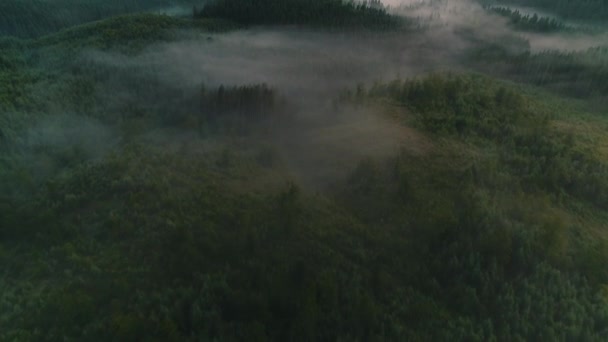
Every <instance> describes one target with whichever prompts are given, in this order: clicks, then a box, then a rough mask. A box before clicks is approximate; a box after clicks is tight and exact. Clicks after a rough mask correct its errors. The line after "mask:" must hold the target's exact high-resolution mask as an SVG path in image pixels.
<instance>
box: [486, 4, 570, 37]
mask: <svg viewBox="0 0 608 342" xmlns="http://www.w3.org/2000/svg"><path fill="white" fill-rule="evenodd" d="M488 9H489V10H490V11H492V12H494V13H496V14H499V15H501V16H503V17H506V18H508V19H509V23H510V24H511V25H512V26H513V27H514V28H516V29H518V30H523V31H534V32H542V33H548V32H564V31H572V28H568V27H567V26H566V25H565V24H564V23H562V22H560V21H558V20H557V19H555V18H549V17H542V16H541V17H539V16H538V14H536V13H534V14H533V15H529V14H527V15H523V14H521V12H519V10H512V9H510V8H508V7H489V8H488Z"/></svg>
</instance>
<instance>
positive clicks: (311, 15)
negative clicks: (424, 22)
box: [195, 0, 404, 29]
mask: <svg viewBox="0 0 608 342" xmlns="http://www.w3.org/2000/svg"><path fill="white" fill-rule="evenodd" d="M195 16H196V17H203V18H205V17H207V18H223V19H230V20H234V21H236V22H239V23H242V24H246V25H251V24H258V25H259V24H262V25H268V24H280V25H294V24H295V25H297V24H300V25H301V24H307V25H315V26H326V27H327V26H330V27H345V26H346V27H363V28H385V29H387V28H396V27H399V26H400V25H403V23H404V20H403V19H399V18H397V17H394V16H392V15H390V14H388V13H387V12H386V11H385V9H384V8H383V7H382V6H380V5H379V4H378V1H372V2H371V3H368V2H367V1H366V2H355V1H343V0H316V1H310V0H259V1H251V0H216V1H212V2H210V3H209V4H207V5H206V6H204V7H203V9H202V10H201V11H200V12H199V13H198V14H195Z"/></svg>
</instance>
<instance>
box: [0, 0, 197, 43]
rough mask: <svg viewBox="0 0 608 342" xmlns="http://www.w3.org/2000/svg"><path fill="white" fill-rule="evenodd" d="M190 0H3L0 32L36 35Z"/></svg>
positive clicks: (28, 36)
mask: <svg viewBox="0 0 608 342" xmlns="http://www.w3.org/2000/svg"><path fill="white" fill-rule="evenodd" d="M203 2H204V1H193V0H178V1H172V0H124V1H123V0H105V1H102V0H91V1H79V0H57V1H48V0H25V1H20V0H4V1H1V2H0V36H2V35H11V36H17V37H20V38H34V37H39V36H42V35H45V34H48V33H51V32H55V31H57V30H60V29H63V28H66V27H70V26H73V25H78V24H83V23H87V22H90V21H95V20H100V19H103V18H107V17H111V16H115V15H120V14H128V13H135V12H141V11H149V10H155V9H169V8H171V7H175V6H180V5H181V6H190V5H195V4H200V3H203Z"/></svg>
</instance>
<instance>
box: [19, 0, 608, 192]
mask: <svg viewBox="0 0 608 342" xmlns="http://www.w3.org/2000/svg"><path fill="white" fill-rule="evenodd" d="M384 3H385V5H387V6H390V8H391V9H390V10H391V11H393V12H394V13H396V14H398V15H402V16H406V17H408V18H410V19H411V20H412V26H411V27H409V28H408V29H404V30H398V31H395V32H367V31H358V32H346V31H331V32H328V31H324V30H320V29H314V30H313V29H304V28H296V27H253V28H248V29H243V30H238V31H233V32H228V33H221V34H210V33H201V32H199V31H179V32H175V36H176V37H178V38H177V39H175V40H173V41H169V42H162V43H153V44H151V45H149V46H148V47H147V48H145V49H144V50H142V51H141V52H138V53H136V54H134V55H132V54H131V55H125V54H121V53H118V52H112V51H101V50H96V49H87V50H85V51H82V52H81V53H78V55H77V56H75V59H74V64H75V65H84V66H86V67H87V68H92V69H95V70H103V72H102V73H101V74H102V75H103V77H101V78H100V79H99V80H98V83H97V84H96V86H95V98H96V99H97V101H96V103H97V104H96V105H95V107H94V108H92V109H91V112H92V113H97V114H98V115H99V116H100V117H102V121H108V120H107V115H108V114H112V113H114V116H122V117H123V118H124V117H125V116H128V114H125V112H127V111H133V110H134V111H137V112H139V113H140V114H137V115H143V116H145V115H147V114H146V113H150V112H154V113H157V114H158V113H160V115H161V116H162V117H163V118H164V119H163V120H164V121H174V120H172V119H171V117H172V116H180V115H181V116H189V115H190V116H194V117H196V116H197V115H200V114H199V111H200V105H199V96H200V95H199V91H200V89H201V86H203V85H204V86H205V87H207V88H217V87H219V86H220V85H226V86H234V85H251V84H261V83H265V84H267V85H269V86H270V87H271V88H273V89H275V90H276V91H277V93H278V94H279V96H280V97H281V98H282V99H283V100H284V101H285V102H286V103H287V105H286V106H285V108H284V109H282V110H283V113H282V114H281V116H282V117H284V118H285V117H288V118H290V119H289V120H280V121H275V122H273V125H272V126H271V127H270V128H268V127H267V129H263V130H261V131H260V133H259V134H258V135H257V136H256V137H255V139H257V140H258V141H264V142H265V143H268V144H270V145H272V146H274V147H275V148H276V150H277V151H278V152H279V153H280V155H281V158H282V160H283V161H284V162H285V164H286V165H287V166H288V167H289V168H290V171H291V172H292V173H293V175H294V177H297V178H300V179H301V180H302V181H304V182H307V183H309V184H313V185H314V186H318V187H323V186H325V185H327V184H330V183H332V182H333V181H336V180H337V179H339V178H340V177H342V176H344V174H345V173H346V172H348V171H349V170H351V169H352V167H353V166H354V165H355V164H356V163H357V162H358V161H359V160H361V159H363V158H368V157H376V158H381V157H385V156H388V155H391V154H395V153H398V152H399V151H402V150H405V151H409V153H424V152H425V151H428V149H429V148H430V146H431V144H429V143H428V141H426V139H425V138H424V137H422V136H421V135H419V134H416V133H415V131H414V130H412V129H411V128H409V127H407V126H405V125H403V123H402V122H397V121H396V120H395V115H390V114H391V113H387V109H386V108H366V107H365V106H363V107H359V108H352V107H349V106H344V105H336V101H335V100H336V98H337V97H338V96H339V95H340V94H341V93H343V92H344V91H345V90H348V89H353V88H355V87H356V86H357V85H358V84H362V85H364V86H368V87H369V86H370V85H372V84H373V83H375V82H386V81H390V80H393V79H395V78H402V79H403V78H410V77H416V76H418V75H423V74H428V73H429V72H433V71H442V70H451V71H457V70H468V69H471V68H473V69H474V66H471V65H470V64H467V63H463V59H464V56H465V55H466V52H467V51H468V50H469V49H470V48H471V47H474V46H475V45H476V44H480V43H498V44H503V45H505V47H507V48H508V47H509V46H508V44H510V43H509V41H510V39H511V40H514V41H517V40H518V39H519V40H527V41H528V42H529V46H530V50H531V51H532V52H536V51H544V50H552V49H556V50H567V51H572V50H584V49H587V48H589V47H591V46H596V45H599V44H602V43H605V42H606V38H607V36H606V35H600V36H590V35H578V36H565V35H555V34H554V35H541V34H530V33H522V32H515V31H513V29H511V28H510V27H509V26H508V24H507V21H506V19H504V18H501V17H499V16H496V15H493V14H489V13H487V12H486V11H484V10H483V9H482V8H481V7H480V6H479V5H478V4H477V3H475V2H472V1H468V0H459V1H432V2H430V3H425V2H422V1H398V0H393V1H389V0H385V1H384ZM185 11H186V9H184V8H182V12H181V13H185ZM178 12H179V11H178ZM172 14H175V13H173V12H172ZM177 14H179V13H177ZM505 37H510V38H509V39H506V38H505ZM518 48H519V47H518ZM155 86H156V87H158V89H153V88H154V87H155ZM389 111H390V110H389ZM100 113H101V114H100ZM85 114H87V113H85ZM88 114H91V113H88ZM392 114H395V113H392ZM93 116H95V115H93ZM397 116H401V117H402V118H403V117H404V116H407V113H403V112H402V113H399V114H398V115H397ZM161 121H162V120H161ZM64 123H65V122H64ZM40 125H43V126H46V125H47V123H44V122H43V123H40ZM85 126H86V127H89V128H87V129H86V130H85V131H87V130H93V131H94V129H93V128H91V127H93V126H91V125H85ZM36 127H39V126H36ZM48 127H50V128H49V130H51V131H52V132H56V131H57V130H56V129H55V128H57V127H59V129H61V127H64V128H65V132H64V133H61V134H59V133H53V134H55V135H53V134H50V133H49V132H51V131H48V130H47V131H44V130H40V129H39V128H36V129H33V130H32V131H31V132H34V133H28V136H30V138H28V139H29V140H32V138H31V135H32V134H34V135H36V136H39V139H38V140H39V141H45V139H47V140H48V139H51V140H52V142H51V143H49V144H47V145H48V146H50V147H51V148H54V147H53V146H58V145H65V146H71V145H82V146H84V150H85V154H86V155H87V156H89V155H90V156H96V155H100V153H101V152H100V151H106V148H103V149H96V148H94V147H91V146H94V144H92V143H89V141H90V140H85V141H84V142H85V143H84V144H83V143H82V138H83V137H82V136H80V135H78V134H76V135H75V134H74V132H73V130H72V129H71V128H70V127H71V126H70V125H68V126H66V125H63V126H61V125H60V126H57V125H48ZM99 127H100V130H99V133H98V134H96V133H91V132H89V133H86V135H87V139H89V138H90V139H93V140H95V139H96V138H95V137H96V136H102V137H110V136H111V137H115V136H120V134H119V133H118V132H114V131H112V128H108V126H103V127H102V126H99ZM87 132H88V131H87ZM150 134H152V133H150V132H147V135H146V137H147V139H149V138H150ZM153 134H156V135H159V139H153V141H157V142H162V141H165V142H168V141H169V140H171V139H174V138H175V134H174V133H171V134H169V135H166V136H164V135H163V134H166V132H165V133H163V130H162V129H156V130H154V131H153ZM183 134H184V136H188V137H189V138H188V139H189V142H188V144H190V145H191V144H192V140H194V143H195V144H198V145H199V147H197V149H198V150H199V151H200V150H208V149H206V148H204V145H207V146H212V145H213V146H217V145H218V139H221V138H220V137H217V136H216V137H200V136H197V135H196V134H188V133H183ZM40 139H41V140H40ZM62 139H63V140H62ZM104 139H105V138H104ZM110 140H112V141H118V140H120V139H114V138H112V139H110ZM32 141H34V140H32ZM91 141H92V140H91ZM148 141H149V140H148ZM179 141H183V140H179ZM220 145H221V144H220ZM109 146H112V144H110V145H109ZM24 153H29V152H27V151H26V152H24ZM91 158H92V157H91ZM91 158H89V157H87V158H85V159H87V160H88V159H91ZM42 173H45V172H42Z"/></svg>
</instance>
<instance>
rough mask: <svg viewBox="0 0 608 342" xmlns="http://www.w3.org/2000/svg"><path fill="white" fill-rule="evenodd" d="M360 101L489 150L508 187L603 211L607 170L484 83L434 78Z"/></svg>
mask: <svg viewBox="0 0 608 342" xmlns="http://www.w3.org/2000/svg"><path fill="white" fill-rule="evenodd" d="M364 96H369V97H388V98H390V99H391V100H392V101H395V102H396V103H397V104H399V105H402V106H406V107H407V108H409V109H411V110H412V111H413V112H414V113H415V118H416V123H417V124H418V125H419V126H420V127H421V128H423V129H424V130H426V131H428V132H431V133H433V134H437V135H442V136H451V137H458V138H459V139H462V140H464V141H467V142H471V143H474V144H477V145H479V146H480V147H487V146H488V144H492V146H493V147H494V148H493V151H492V152H493V153H497V154H498V156H499V160H500V162H501V163H503V165H504V166H503V167H507V168H508V169H507V170H508V172H509V173H511V174H513V175H517V177H516V179H513V180H512V182H514V184H511V185H510V186H516V184H518V185H519V186H520V187H522V189H534V190H540V191H547V192H550V193H552V194H554V195H555V196H558V197H559V196H562V195H565V194H567V195H570V196H574V197H576V198H578V199H581V200H585V201H589V202H590V203H592V204H594V205H596V206H598V207H599V208H604V207H605V206H606V205H608V196H607V194H608V182H606V181H605V180H603V177H602V176H601V175H602V174H603V173H604V172H605V170H606V167H607V166H606V165H605V164H604V163H602V162H600V161H599V160H597V159H596V158H594V156H593V151H585V150H581V149H578V148H576V147H575V146H574V144H573V139H572V137H571V136H569V135H567V134H563V133H557V132H553V131H552V130H551V129H550V128H549V122H550V121H549V120H550V117H549V116H548V115H547V114H546V113H547V111H546V110H545V109H543V108H542V107H539V106H538V105H536V104H535V103H533V102H531V101H530V99H528V98H526V97H525V96H523V95H521V94H520V93H517V92H515V91H514V90H513V89H511V88H508V87H506V86H502V85H500V84H499V83H497V82H495V81H492V80H490V79H487V78H484V77H478V76H477V77H476V76H459V75H449V74H448V75H442V74H436V75H433V76H430V77H426V78H424V79H422V80H409V81H395V82H392V83H390V84H387V85H384V86H381V85H378V86H375V87H373V88H371V89H370V90H369V92H368V93H367V94H366V95H364ZM474 172H475V174H478V172H477V171H474ZM482 173H486V174H489V173H490V172H482Z"/></svg>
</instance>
